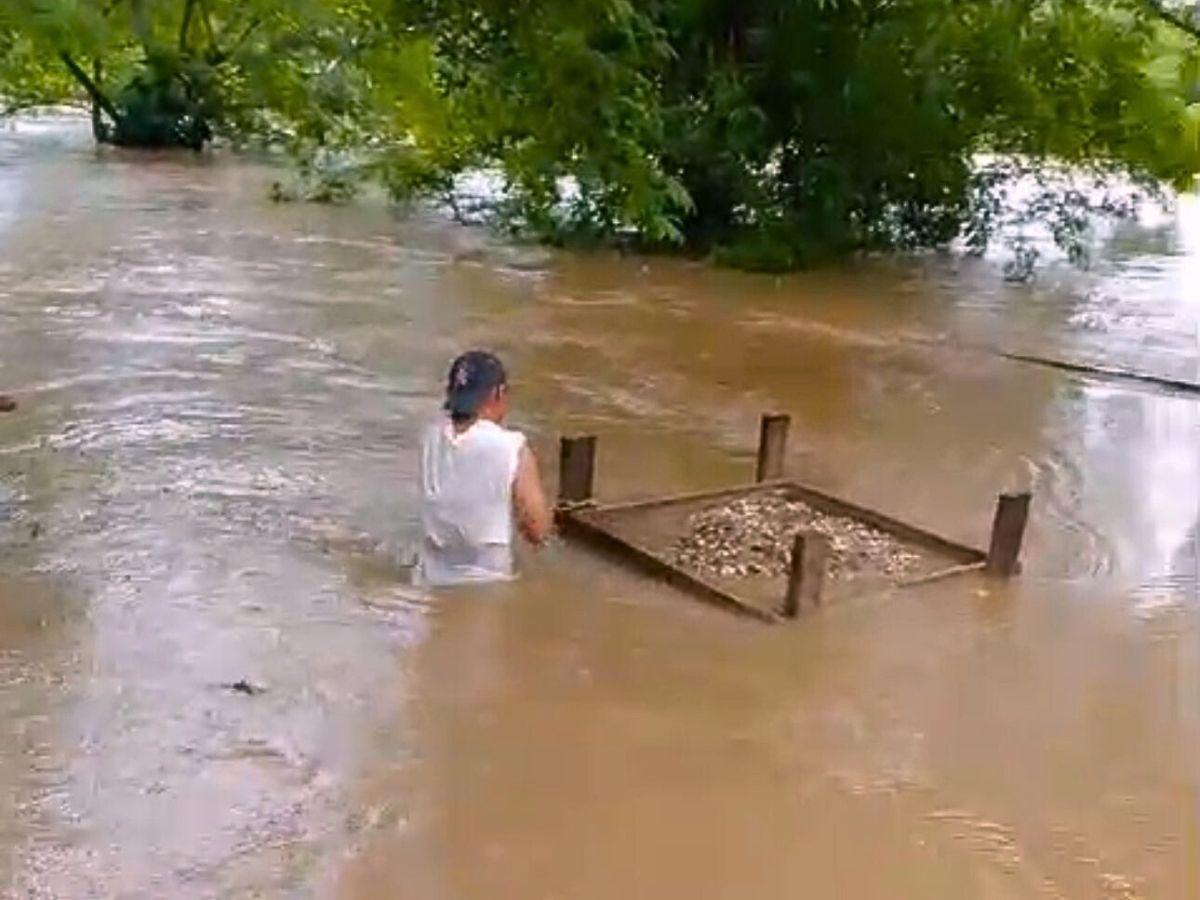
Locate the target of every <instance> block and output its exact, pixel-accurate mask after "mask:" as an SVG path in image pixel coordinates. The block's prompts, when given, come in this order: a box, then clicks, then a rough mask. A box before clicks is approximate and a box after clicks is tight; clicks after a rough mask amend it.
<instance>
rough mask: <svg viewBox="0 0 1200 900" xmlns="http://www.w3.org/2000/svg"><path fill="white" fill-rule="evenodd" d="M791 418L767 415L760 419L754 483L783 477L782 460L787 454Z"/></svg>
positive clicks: (780, 415)
mask: <svg viewBox="0 0 1200 900" xmlns="http://www.w3.org/2000/svg"><path fill="white" fill-rule="evenodd" d="M791 424H792V419H791V416H786V415H782V414H767V415H764V416H763V417H762V424H761V426H760V428H759V433H758V468H757V471H756V472H755V474H754V480H755V481H760V482H761V481H771V480H773V479H776V478H782V477H783V460H784V456H785V455H786V454H787V439H788V428H789V427H790V426H791Z"/></svg>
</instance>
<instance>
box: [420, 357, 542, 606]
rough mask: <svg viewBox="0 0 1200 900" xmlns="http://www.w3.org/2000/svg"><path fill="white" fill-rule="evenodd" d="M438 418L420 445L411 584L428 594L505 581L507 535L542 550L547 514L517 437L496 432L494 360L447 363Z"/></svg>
mask: <svg viewBox="0 0 1200 900" xmlns="http://www.w3.org/2000/svg"><path fill="white" fill-rule="evenodd" d="M445 410H446V413H447V416H446V418H445V419H444V420H443V421H441V422H439V423H436V424H434V425H431V426H430V427H429V428H427V429H426V430H425V433H424V434H423V435H422V438H421V460H420V479H421V525H422V527H423V529H424V539H423V540H422V542H421V551H420V556H419V562H418V567H417V578H418V580H419V581H420V582H421V583H423V584H427V585H430V586H437V585H450V584H466V583H473V582H481V581H500V580H505V579H508V578H511V577H512V576H513V537H514V531H520V533H521V535H522V536H523V537H524V538H525V539H526V540H528V541H529V542H530V543H531V544H534V545H540V544H543V543H545V541H546V540H547V538H548V537H549V536H550V530H551V527H552V523H553V514H552V512H551V510H550V507H549V505H548V504H547V502H546V497H545V494H544V492H543V491H542V485H541V480H540V478H539V477H538V470H537V460H536V459H535V458H534V455H533V451H532V450H530V449H529V446H528V445H527V444H526V442H525V436H524V435H523V434H521V433H520V432H519V431H513V430H510V429H508V428H505V427H504V418H505V416H506V415H507V414H508V376H507V375H506V373H505V371H504V366H503V364H502V363H501V362H500V360H499V359H498V358H497V357H496V356H495V355H493V354H491V353H487V352H485V351H483V350H472V351H470V352H468V353H464V354H462V355H461V356H459V357H458V358H457V359H456V360H454V363H453V365H451V366H450V374H449V378H448V381H447V385H446V403H445ZM514 526H515V527H514Z"/></svg>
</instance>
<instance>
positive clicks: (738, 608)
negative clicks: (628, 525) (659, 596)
mask: <svg viewBox="0 0 1200 900" xmlns="http://www.w3.org/2000/svg"><path fill="white" fill-rule="evenodd" d="M604 511H607V508H606V507H592V508H588V509H577V510H576V509H561V510H559V511H558V514H557V518H558V524H559V528H560V529H561V530H562V532H563V534H564V535H567V536H569V537H577V538H580V539H582V540H585V541H587V542H588V543H590V544H592V545H593V546H595V547H598V548H600V549H602V550H606V551H608V552H610V553H612V554H614V555H616V556H619V557H620V558H621V559H622V560H625V561H628V562H630V563H632V564H633V565H635V566H636V567H637V568H639V569H641V570H642V572H644V573H645V574H647V575H651V576H654V577H656V578H661V579H663V580H664V581H666V582H667V583H668V584H670V585H672V586H674V587H677V588H679V589H681V590H684V591H687V592H688V593H690V594H692V595H693V596H695V597H697V598H699V599H700V600H703V601H705V602H706V603H710V604H713V605H714V606H719V607H721V608H723V609H726V610H729V611H730V612H734V613H737V614H738V615H741V616H746V617H748V618H752V619H757V620H758V621H760V622H767V623H775V622H778V621H779V617H778V616H777V615H775V614H774V613H772V612H769V611H768V610H765V609H760V608H759V607H757V606H754V605H753V604H750V603H747V602H746V601H744V600H742V599H741V598H740V597H738V596H736V595H735V594H732V593H730V592H729V591H725V590H722V589H721V588H719V587H717V586H716V585H715V584H712V583H711V582H709V581H707V580H706V579H704V578H701V577H699V576H697V575H693V574H691V573H690V572H686V571H684V570H683V569H680V568H678V567H677V566H674V565H672V564H671V563H669V562H667V561H666V560H665V559H662V558H661V557H659V556H658V555H656V554H654V553H651V552H650V551H649V550H646V549H644V548H642V547H639V546H637V545H636V544H633V543H631V542H629V541H627V540H625V539H624V538H622V537H620V536H619V535H617V534H614V533H613V532H612V531H610V530H608V529H607V528H605V527H603V526H601V525H597V524H596V523H594V522H589V521H587V520H586V518H584V516H586V515H587V514H588V513H589V512H591V513H600V512H604Z"/></svg>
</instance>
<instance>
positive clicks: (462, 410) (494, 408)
mask: <svg viewBox="0 0 1200 900" xmlns="http://www.w3.org/2000/svg"><path fill="white" fill-rule="evenodd" d="M445 409H446V411H447V412H448V413H450V418H452V419H453V420H454V421H456V422H469V421H471V420H473V419H490V420H492V421H494V422H499V421H501V420H503V419H504V416H505V415H506V414H507V413H508V375H507V373H506V372H505V371H504V364H503V363H502V362H500V360H499V358H498V357H497V356H496V355H495V354H493V353H488V352H487V351H486V350H469V351H468V352H466V353H464V354H462V355H461V356H459V357H458V358H457V359H456V360H454V363H453V364H452V365H451V366H450V374H449V376H448V377H447V379H446V403H445Z"/></svg>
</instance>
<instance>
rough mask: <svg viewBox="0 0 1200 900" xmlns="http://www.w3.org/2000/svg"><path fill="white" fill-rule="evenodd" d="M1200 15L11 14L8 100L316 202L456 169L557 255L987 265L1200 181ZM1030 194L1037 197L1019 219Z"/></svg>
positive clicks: (595, 5) (451, 189) (70, 3)
mask: <svg viewBox="0 0 1200 900" xmlns="http://www.w3.org/2000/svg"><path fill="white" fill-rule="evenodd" d="M1189 9H1190V7H1189V6H1185V5H1180V4H1176V3H1167V2H1165V0H1162V2H1160V0H1088V2H1082V0H637V2H634V0H530V2H520V3H516V2H512V0H473V2H472V0H5V5H4V6H3V7H2V8H0V77H3V78H4V81H3V82H2V83H0V95H2V96H3V97H5V98H6V100H7V101H9V102H21V101H22V100H26V99H28V100H34V99H41V98H43V97H52V96H63V95H65V94H70V93H73V94H74V95H75V96H77V97H82V98H83V99H87V100H90V101H91V102H92V103H93V105H94V106H95V107H96V109H97V120H98V122H99V125H100V127H98V135H99V136H100V137H102V138H104V139H111V140H116V141H118V142H122V143H134V144H183V145H188V146H199V145H202V144H203V143H205V142H206V141H207V139H208V138H209V137H210V136H211V135H212V134H214V133H215V134H222V135H224V136H226V137H228V138H231V139H233V140H236V141H249V140H257V141H266V142H270V143H275V144H282V145H285V146H287V147H288V148H289V149H290V150H291V151H292V152H293V153H294V154H295V155H296V157H297V158H298V159H299V160H300V162H301V166H300V171H301V174H302V175H303V176H305V180H306V181H307V182H308V183H309V185H310V187H309V188H308V189H306V190H304V191H301V193H302V194H305V195H308V196H314V195H315V196H318V197H323V198H326V199H336V198H341V197H344V196H346V195H348V194H349V193H351V192H352V191H353V187H354V185H355V184H356V183H357V182H358V181H360V180H362V179H366V178H369V179H375V180H378V181H380V182H382V183H383V184H385V185H386V186H387V187H388V188H389V189H390V190H391V192H392V193H393V195H394V196H396V197H397V198H398V199H405V200H408V199H414V198H420V197H426V196H431V195H433V196H438V197H441V198H444V199H451V200H452V199H453V198H454V197H455V185H456V179H457V178H458V177H459V176H460V175H462V174H463V173H466V172H471V171H486V172H490V173H495V174H496V175H497V176H498V179H499V182H500V184H501V190H500V191H499V193H498V196H496V197H494V198H493V199H494V202H493V203H492V205H491V213H492V214H493V216H494V217H495V219H496V220H497V221H499V222H500V223H502V224H504V225H505V226H507V227H510V228H513V229H516V230H523V231H527V232H530V233H533V234H535V235H537V236H539V237H542V238H545V239H551V240H562V241H565V240H610V239H613V238H623V239H624V238H628V239H633V240H635V241H637V242H639V243H641V244H643V245H648V246H653V247H684V248H687V249H689V250H694V251H700V252H706V251H714V252H715V254H716V255H717V258H718V259H720V260H723V261H726V262H729V263H731V264H735V265H741V266H748V267H752V268H766V269H782V268H790V267H794V266H798V265H805V264H809V263H812V262H815V261H819V260H821V259H823V258H826V257H828V256H831V255H837V254H844V253H847V252H852V251H856V250H864V249H865V250H870V249H919V248H925V247H937V246H943V245H946V244H948V243H950V242H952V241H955V240H958V239H965V240H966V242H967V245H968V246H969V247H970V248H972V249H980V248H982V247H983V246H985V245H986V244H987V242H988V241H989V240H991V239H992V238H993V236H994V235H995V234H996V232H997V229H999V228H1002V227H1005V226H1007V225H1012V224H1013V223H1017V224H1020V223H1023V222H1026V221H1029V220H1031V219H1037V220H1039V221H1043V222H1048V223H1049V224H1050V227H1051V230H1052V232H1053V233H1054V235H1055V236H1056V238H1057V239H1059V240H1060V241H1061V242H1062V243H1063V244H1064V245H1066V246H1068V247H1073V248H1076V250H1077V248H1078V247H1079V246H1081V243H1080V242H1081V236H1082V235H1084V234H1085V232H1086V230H1087V223H1088V221H1089V220H1090V217H1091V216H1092V214H1094V213H1095V212H1098V211H1099V212H1113V211H1120V210H1121V209H1123V208H1124V207H1123V206H1122V204H1120V203H1115V202H1113V201H1111V200H1110V199H1109V198H1107V197H1106V196H1105V191H1100V192H1099V193H1097V192H1095V191H1081V190H1079V187H1078V183H1079V182H1078V179H1079V178H1080V177H1082V178H1084V179H1085V180H1091V181H1094V182H1096V183H1099V184H1103V185H1108V184H1111V183H1113V182H1114V179H1116V180H1118V181H1120V182H1121V183H1133V184H1136V185H1141V186H1145V187H1154V186H1157V185H1160V184H1169V185H1173V186H1176V187H1180V186H1184V185H1187V184H1189V183H1190V182H1191V179H1192V178H1193V175H1194V173H1196V172H1197V171H1198V170H1200V64H1198V51H1200V38H1198V35H1200V29H1197V28H1196V27H1195V26H1196V24H1197V23H1196V21H1195V19H1194V18H1193V17H1191V13H1190V12H1189ZM89 81H90V82H91V84H90V85H89V83H88V82H89ZM981 160H986V162H984V163H981ZM1063 167H1069V169H1070V170H1071V172H1072V173H1073V175H1072V178H1070V179H1064V178H1062V177H1059V176H1060V173H1061V171H1062V170H1063ZM1015 179H1024V180H1025V181H1029V180H1030V179H1032V180H1033V182H1034V183H1035V185H1036V190H1034V191H1033V192H1032V193H1029V192H1026V195H1025V199H1024V201H1022V202H1024V204H1025V205H1024V207H1023V208H1022V209H1017V210H1014V208H1013V202H1014V199H1015V198H1016V194H1015V193H1014V191H1013V189H1012V188H1013V184H1014V180H1015ZM314 186H315V187H314ZM286 193H287V192H286V191H283V190H280V194H281V195H283V194H286ZM1076 250H1073V252H1076Z"/></svg>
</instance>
